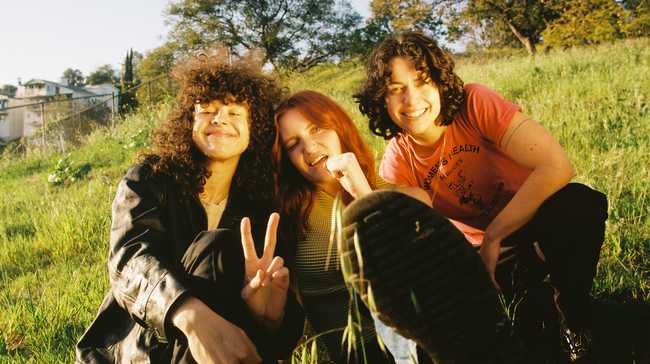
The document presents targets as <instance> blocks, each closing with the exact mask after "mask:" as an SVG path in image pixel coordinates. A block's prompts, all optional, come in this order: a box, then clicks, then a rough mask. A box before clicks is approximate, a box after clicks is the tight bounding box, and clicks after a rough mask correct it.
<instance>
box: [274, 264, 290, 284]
mask: <svg viewBox="0 0 650 364" xmlns="http://www.w3.org/2000/svg"><path fill="white" fill-rule="evenodd" d="M271 278H272V280H271V282H272V283H273V284H274V285H276V286H278V287H282V288H286V287H289V269H288V268H287V267H282V268H281V269H280V270H278V271H277V272H274V273H273V274H272V275H271Z"/></svg>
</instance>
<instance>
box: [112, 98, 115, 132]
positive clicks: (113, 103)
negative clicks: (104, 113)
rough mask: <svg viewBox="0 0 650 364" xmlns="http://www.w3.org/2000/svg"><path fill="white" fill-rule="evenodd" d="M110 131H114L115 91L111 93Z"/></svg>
mask: <svg viewBox="0 0 650 364" xmlns="http://www.w3.org/2000/svg"><path fill="white" fill-rule="evenodd" d="M111 129H115V91H113V92H111Z"/></svg>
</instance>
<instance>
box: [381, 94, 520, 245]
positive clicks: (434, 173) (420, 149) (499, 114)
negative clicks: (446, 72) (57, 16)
mask: <svg viewBox="0 0 650 364" xmlns="http://www.w3.org/2000/svg"><path fill="white" fill-rule="evenodd" d="M465 94H466V102H465V104H464V105H463V107H461V110H460V111H459V112H458V113H457V114H456V117H455V118H454V121H453V122H452V123H451V125H449V126H448V127H447V129H446V130H445V132H444V133H443V134H442V137H440V139H439V140H438V141H437V142H436V144H435V145H433V146H430V147H424V146H421V145H418V144H416V143H415V142H414V141H413V139H412V138H411V137H410V136H408V135H405V134H402V133H400V134H398V135H397V136H396V137H394V138H393V139H392V140H391V141H390V143H389V144H388V146H387V147H386V150H385V152H384V156H383V158H382V161H381V165H380V167H379V175H380V176H381V177H382V178H383V179H384V180H386V181H388V182H389V183H393V184H396V185H402V186H416V187H420V188H423V189H424V190H425V191H427V193H429V196H431V198H432V200H433V208H434V209H435V210H436V211H438V212H439V213H441V214H442V215H444V216H446V217H447V218H449V219H450V220H451V221H452V222H453V223H454V224H455V225H456V227H458V228H459V229H460V230H461V231H462V232H463V233H464V234H465V236H466V237H467V239H468V240H469V241H470V242H471V243H472V244H474V245H480V244H481V242H482V241H483V233H484V231H485V229H486V228H487V226H488V225H489V224H490V222H492V220H493V219H494V218H495V217H496V215H497V214H498V213H499V212H500V211H501V210H502V209H503V208H504V207H505V206H506V204H507V203H508V202H509V201H510V199H511V198H512V196H513V195H514V194H515V192H517V190H518V189H519V187H520V186H521V185H522V183H523V182H524V181H525V180H526V178H528V175H529V174H530V172H531V170H530V169H528V168H526V167H524V166H522V165H520V164H517V163H516V162H515V161H513V160H512V159H510V158H509V157H508V156H506V155H505V154H504V153H503V151H502V150H501V149H500V147H501V138H502V137H503V134H504V133H505V131H506V129H507V128H508V125H510V121H511V120H512V118H513V116H514V115H515V113H516V112H517V111H520V110H521V109H520V108H519V107H518V106H517V105H515V104H513V103H511V102H508V101H506V100H504V99H503V97H501V96H500V95H499V94H498V93H496V92H495V91H493V90H491V89H489V88H488V87H486V86H483V85H479V84H468V85H465ZM443 148H444V150H443Z"/></svg>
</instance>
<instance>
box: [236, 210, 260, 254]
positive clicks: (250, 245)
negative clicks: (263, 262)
mask: <svg viewBox="0 0 650 364" xmlns="http://www.w3.org/2000/svg"><path fill="white" fill-rule="evenodd" d="M239 229H240V232H241V246H242V249H243V250H244V259H245V260H254V259H257V252H256V251H255V242H254V241H253V235H252V234H251V221H250V219H249V218H247V217H245V218H243V219H241V223H240V224H239Z"/></svg>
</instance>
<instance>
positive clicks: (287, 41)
mask: <svg viewBox="0 0 650 364" xmlns="http://www.w3.org/2000/svg"><path fill="white" fill-rule="evenodd" d="M168 21H169V23H170V24H171V25H172V31H171V33H170V38H171V39H172V41H173V43H174V44H175V45H176V46H177V47H178V48H179V49H180V50H182V51H188V50H195V49H200V48H204V47H206V46H208V45H211V44H213V43H215V42H219V43H221V44H223V45H224V46H226V47H227V48H229V49H230V50H231V51H232V52H233V53H234V54H237V53H238V52H240V51H242V50H250V49H253V48H259V49H262V50H263V51H264V52H265V57H266V58H265V59H264V61H265V62H266V61H268V62H270V63H272V64H273V65H274V66H284V67H292V68H302V69H306V68H309V67H311V66H314V65H316V64H318V63H320V62H323V61H327V60H332V59H336V58H337V57H341V56H345V55H346V54H347V53H348V52H349V48H348V46H349V37H350V36H351V35H352V34H353V33H354V31H355V29H358V28H359V27H360V25H361V17H360V16H359V14H357V13H356V12H355V11H354V10H353V9H352V7H351V6H350V4H349V2H348V1H347V0H327V1H322V0H289V1H279V0H272V1H262V2H260V1H255V0H246V1H234V0H226V1H216V0H185V1H176V2H172V3H171V4H170V6H169V8H168Z"/></svg>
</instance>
